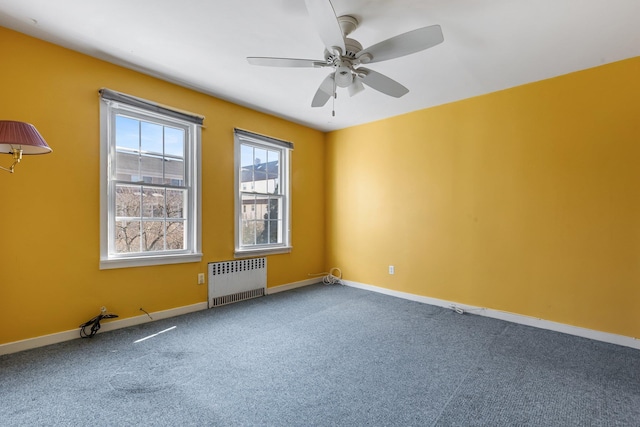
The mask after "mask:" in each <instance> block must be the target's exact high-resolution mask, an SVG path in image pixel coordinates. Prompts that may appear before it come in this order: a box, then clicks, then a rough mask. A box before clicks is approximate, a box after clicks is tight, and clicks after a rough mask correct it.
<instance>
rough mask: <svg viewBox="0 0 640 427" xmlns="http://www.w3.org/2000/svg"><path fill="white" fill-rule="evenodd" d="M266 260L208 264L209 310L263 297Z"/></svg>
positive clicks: (253, 259) (265, 279) (257, 259)
mask: <svg viewBox="0 0 640 427" xmlns="http://www.w3.org/2000/svg"><path fill="white" fill-rule="evenodd" d="M266 288H267V259H266V258H250V259H240V260H235V261H222V262H210V263H209V308H213V307H218V306H221V305H225V304H231V303H233V302H238V301H243V300H246V299H250V298H257V297H261V296H264V294H265V290H266Z"/></svg>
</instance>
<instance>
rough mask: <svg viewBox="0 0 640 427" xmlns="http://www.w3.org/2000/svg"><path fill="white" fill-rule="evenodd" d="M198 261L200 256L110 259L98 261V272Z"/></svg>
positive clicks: (200, 258)
mask: <svg viewBox="0 0 640 427" xmlns="http://www.w3.org/2000/svg"><path fill="white" fill-rule="evenodd" d="M200 261H202V254H186V255H160V256H145V257H127V258H111V259H101V260H100V270H109V269H114V268H129V267H147V266H151V265H166V264H182V263H188V262H200Z"/></svg>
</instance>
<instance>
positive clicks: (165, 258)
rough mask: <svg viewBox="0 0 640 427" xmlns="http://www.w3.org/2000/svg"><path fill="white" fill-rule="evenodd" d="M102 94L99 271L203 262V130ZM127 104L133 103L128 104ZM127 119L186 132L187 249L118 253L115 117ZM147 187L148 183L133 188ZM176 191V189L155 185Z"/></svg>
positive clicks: (148, 105) (146, 104) (141, 103)
mask: <svg viewBox="0 0 640 427" xmlns="http://www.w3.org/2000/svg"><path fill="white" fill-rule="evenodd" d="M103 91H108V90H105V89H102V90H101V91H100V93H101V94H102V96H101V97H100V269H101V270H102V269H113V268H126V267H142V266H151V265H164V264H177V263H188V262H200V261H202V250H201V228H202V215H201V205H202V203H201V198H202V194H201V180H202V178H201V160H200V159H201V126H200V125H199V124H198V123H196V122H191V121H189V120H185V119H183V118H181V116H180V115H184V113H182V112H179V111H178V110H175V112H174V111H173V110H170V109H168V107H164V106H160V105H159V104H155V103H153V102H151V101H146V100H142V99H140V98H134V97H130V96H129V95H124V94H119V93H117V92H111V91H108V92H107V93H108V94H109V93H110V94H114V93H115V94H116V95H117V96H119V97H120V98H124V101H123V100H120V99H118V98H116V99H115V100H114V99H110V98H111V97H106V96H105V93H104V92H103ZM127 98H130V99H131V102H127ZM118 114H122V115H125V116H128V117H132V118H134V119H137V120H144V121H148V122H151V123H156V124H160V125H163V126H167V125H168V126H172V127H178V128H181V129H185V132H186V134H185V156H184V162H185V185H184V187H185V189H186V191H187V196H186V199H187V200H186V201H185V210H186V211H187V212H186V215H185V217H184V222H185V248H184V249H180V250H162V251H152V252H135V253H116V252H115V250H114V247H115V221H116V206H115V199H116V192H115V187H116V184H118V183H120V184H125V183H124V182H121V181H118V180H117V179H116V176H115V173H116V171H115V162H114V161H113V160H114V159H115V158H116V145H115V122H116V116H117V115H118ZM133 184H134V185H142V186H143V187H144V182H143V181H141V182H139V183H133ZM154 186H156V187H163V188H165V189H172V188H175V187H172V185H171V183H168V184H163V185H156V184H154Z"/></svg>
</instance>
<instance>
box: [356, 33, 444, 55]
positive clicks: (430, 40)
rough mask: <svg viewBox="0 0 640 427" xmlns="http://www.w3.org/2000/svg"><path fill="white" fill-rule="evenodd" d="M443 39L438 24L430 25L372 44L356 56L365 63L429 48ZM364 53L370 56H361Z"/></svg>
mask: <svg viewBox="0 0 640 427" xmlns="http://www.w3.org/2000/svg"><path fill="white" fill-rule="evenodd" d="M443 41H444V36H443V35H442V28H440V25H431V26H429V27H422V28H418V29H416V30H413V31H409V32H407V33H403V34H400V35H397V36H395V37H391V38H390V39H387V40H385V41H382V42H380V43H377V44H374V45H373V46H370V47H368V48H366V49H363V50H361V51H360V52H358V54H357V55H356V58H360V59H361V61H362V62H363V63H367V64H370V63H373V62H380V61H386V60H388V59H393V58H399V57H401V56H405V55H410V54H412V53H416V52H420V51H421V50H425V49H429V48H430V47H433V46H435V45H438V44H440V43H442V42H443ZM365 54H369V55H370V56H371V58H370V59H369V58H368V56H369V55H366V56H363V55H365ZM366 59H368V60H366Z"/></svg>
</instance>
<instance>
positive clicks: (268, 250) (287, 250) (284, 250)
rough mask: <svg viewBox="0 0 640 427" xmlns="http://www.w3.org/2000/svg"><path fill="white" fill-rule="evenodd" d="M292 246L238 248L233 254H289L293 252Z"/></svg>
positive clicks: (238, 255)
mask: <svg viewBox="0 0 640 427" xmlns="http://www.w3.org/2000/svg"><path fill="white" fill-rule="evenodd" d="M291 249H292V247H291V246H281V247H278V248H259V249H243V250H237V249H236V251H235V253H234V254H233V255H234V257H235V258H251V257H256V256H264V255H276V254H288V253H291Z"/></svg>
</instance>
